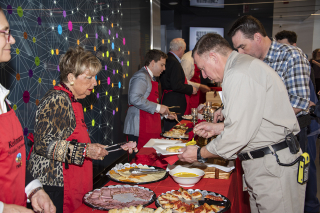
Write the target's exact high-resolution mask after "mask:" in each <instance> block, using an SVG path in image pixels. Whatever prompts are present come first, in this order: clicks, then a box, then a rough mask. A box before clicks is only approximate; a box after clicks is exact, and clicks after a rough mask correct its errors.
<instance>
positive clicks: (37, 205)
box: [31, 189, 56, 213]
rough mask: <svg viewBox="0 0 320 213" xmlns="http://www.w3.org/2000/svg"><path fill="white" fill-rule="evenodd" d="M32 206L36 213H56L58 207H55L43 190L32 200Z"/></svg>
mask: <svg viewBox="0 0 320 213" xmlns="http://www.w3.org/2000/svg"><path fill="white" fill-rule="evenodd" d="M31 205H32V208H33V210H34V211H35V212H44V213H55V212H56V207H55V206H54V205H53V203H52V201H51V199H50V197H49V196H48V194H47V193H46V192H45V191H44V190H43V189H41V190H39V191H37V192H36V193H35V194H34V195H33V196H32V198H31Z"/></svg>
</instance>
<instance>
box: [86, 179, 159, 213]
mask: <svg viewBox="0 0 320 213" xmlns="http://www.w3.org/2000/svg"><path fill="white" fill-rule="evenodd" d="M155 199H156V195H155V193H154V192H153V191H152V190H150V189H148V188H145V187H141V186H137V185H135V186H131V185H111V186H106V187H102V188H100V189H95V190H93V191H90V192H88V193H86V194H85V195H84V196H83V203H84V204H85V205H87V206H89V207H91V208H94V209H99V210H104V211H108V210H110V209H116V208H123V207H130V206H137V205H139V204H141V205H143V206H148V205H150V204H151V203H153V201H154V200H155Z"/></svg>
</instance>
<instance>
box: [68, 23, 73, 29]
mask: <svg viewBox="0 0 320 213" xmlns="http://www.w3.org/2000/svg"><path fill="white" fill-rule="evenodd" d="M68 29H69V30H70V31H72V22H71V21H69V22H68Z"/></svg>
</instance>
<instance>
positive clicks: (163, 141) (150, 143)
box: [143, 138, 182, 148]
mask: <svg viewBox="0 0 320 213" xmlns="http://www.w3.org/2000/svg"><path fill="white" fill-rule="evenodd" d="M181 142H182V141H179V140H167V139H153V138H151V139H150V140H149V141H148V143H146V144H145V145H144V146H143V147H151V148H152V147H153V146H158V145H168V144H170V145H172V144H176V143H181Z"/></svg>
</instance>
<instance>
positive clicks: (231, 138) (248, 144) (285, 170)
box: [179, 33, 305, 213]
mask: <svg viewBox="0 0 320 213" xmlns="http://www.w3.org/2000/svg"><path fill="white" fill-rule="evenodd" d="M193 57H194V59H195V63H196V64H197V66H198V67H199V69H200V70H201V71H202V74H203V77H205V78H206V77H208V78H209V79H211V80H214V81H215V82H222V92H223V103H224V109H220V110H219V111H218V112H217V113H216V116H215V120H217V119H219V120H222V121H223V122H222V123H206V122H202V123H200V124H198V125H197V126H196V127H195V128H194V131H195V133H196V134H198V135H200V136H202V137H206V138H209V137H212V136H213V135H218V136H217V137H216V138H215V139H214V140H212V141H211V142H210V143H209V144H208V145H207V146H205V147H202V148H198V147H196V146H188V147H186V148H183V149H181V150H180V151H183V153H182V154H181V155H179V158H180V159H181V160H183V161H187V162H194V161H200V162H201V161H205V159H206V158H212V157H218V156H221V157H223V158H225V159H235V158H236V157H237V156H238V157H239V158H240V160H242V167H243V170H244V173H245V182H246V184H247V186H248V191H249V194H250V207H251V212H252V213H257V212H260V213H267V212H268V213H270V212H272V213H283V212H291V213H294V212H297V213H301V212H303V203H304V196H305V195H304V194H305V193H304V192H305V184H304V185H300V184H298V183H297V172H298V171H297V169H298V165H297V164H295V165H293V166H290V167H286V166H280V165H279V164H278V163H277V161H276V157H275V155H277V156H278V157H279V160H280V162H281V163H284V164H288V163H291V162H293V161H294V160H295V159H297V158H298V157H299V156H300V155H301V150H300V151H296V152H295V153H294V154H292V153H291V152H290V151H289V148H288V145H287V143H286V141H285V137H286V135H288V134H289V133H293V134H294V135H296V134H297V133H298V132H299V130H300V129H299V125H298V122H297V119H296V116H295V113H294V111H293V109H292V107H291V105H290V102H289V98H288V94H287V90H286V88H285V86H284V84H283V82H282V80H281V79H280V77H279V76H278V74H277V73H276V72H275V71H274V70H273V69H272V68H270V67H269V66H268V65H266V64H265V63H263V62H262V61H260V60H259V59H255V58H253V57H251V56H248V55H244V54H239V53H237V52H235V51H232V48H231V47H230V45H229V43H228V42H227V41H226V40H225V39H224V38H222V37H221V36H220V35H217V34H213V33H210V34H206V35H205V36H203V37H202V38H201V39H200V40H199V41H198V42H197V44H196V46H195V48H194V50H193Z"/></svg>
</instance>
